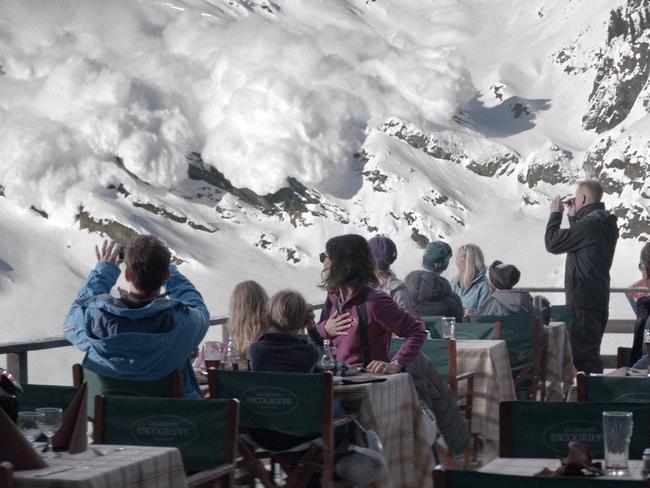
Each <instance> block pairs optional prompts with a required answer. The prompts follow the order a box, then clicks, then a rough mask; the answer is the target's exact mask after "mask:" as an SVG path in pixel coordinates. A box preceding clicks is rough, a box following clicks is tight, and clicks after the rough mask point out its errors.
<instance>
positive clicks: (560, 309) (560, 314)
mask: <svg viewBox="0 0 650 488" xmlns="http://www.w3.org/2000/svg"><path fill="white" fill-rule="evenodd" d="M551 321H553V322H564V323H565V324H566V328H567V330H568V331H569V332H570V331H571V306H569V305H551Z"/></svg>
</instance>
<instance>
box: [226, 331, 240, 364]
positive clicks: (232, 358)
mask: <svg viewBox="0 0 650 488" xmlns="http://www.w3.org/2000/svg"><path fill="white" fill-rule="evenodd" d="M225 360H226V362H227V363H230V364H231V367H232V369H233V371H237V370H238V369H239V348H238V347H237V341H236V340H235V338H234V337H233V336H232V335H231V336H230V337H229V338H228V347H227V348H226V357H225Z"/></svg>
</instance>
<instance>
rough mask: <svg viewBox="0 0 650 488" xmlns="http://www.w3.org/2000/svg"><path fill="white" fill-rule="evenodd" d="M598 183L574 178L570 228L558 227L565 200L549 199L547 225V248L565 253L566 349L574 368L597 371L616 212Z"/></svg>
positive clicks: (598, 370)
mask: <svg viewBox="0 0 650 488" xmlns="http://www.w3.org/2000/svg"><path fill="white" fill-rule="evenodd" d="M602 196H603V188H602V186H601V185H600V183H598V182H597V181H593V180H587V181H582V182H580V183H578V187H577V190H576V194H575V199H573V200H571V201H569V202H568V203H567V205H568V215H569V228H568V229H560V225H561V224H562V213H563V211H564V205H563V204H562V201H561V200H560V197H556V198H554V199H553V200H552V201H551V215H550V217H549V220H548V224H547V225H546V236H545V242H546V250H547V251H548V252H551V253H553V254H563V253H567V259H566V268H565V272H564V287H565V289H566V302H567V304H568V305H571V311H572V319H571V320H572V321H571V349H572V351H573V364H574V365H575V367H576V369H577V370H578V371H585V372H587V373H602V371H603V364H602V361H601V360H600V343H601V341H602V338H603V333H604V332H605V326H606V324H607V318H608V316H609V281H610V278H609V270H610V268H611V267H612V260H613V258H614V250H615V249H616V241H617V240H618V226H617V225H616V216H614V215H612V214H611V213H610V212H609V211H607V210H605V205H604V204H603V203H602V202H601V199H602Z"/></svg>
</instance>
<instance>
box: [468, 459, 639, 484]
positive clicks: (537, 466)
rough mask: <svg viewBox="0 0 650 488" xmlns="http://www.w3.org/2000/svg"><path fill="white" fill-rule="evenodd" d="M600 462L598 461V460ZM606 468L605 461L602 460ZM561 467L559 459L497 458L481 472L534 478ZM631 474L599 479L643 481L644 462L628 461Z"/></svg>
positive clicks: (600, 477) (606, 476)
mask: <svg viewBox="0 0 650 488" xmlns="http://www.w3.org/2000/svg"><path fill="white" fill-rule="evenodd" d="M596 461H598V460H596ZM600 461H601V462H602V465H603V466H604V464H605V463H604V461H602V460H600ZM559 467H560V460H559V459H549V458H547V459H541V458H500V457H499V458H495V459H493V460H492V461H490V462H489V463H487V464H486V465H485V466H483V467H482V468H481V469H480V470H479V471H481V472H483V473H497V474H507V475H516V476H534V475H536V474H537V473H539V472H540V471H542V470H543V469H544V468H548V469H550V470H551V471H555V470H556V469H557V468H559ZM628 467H629V473H628V474H627V475H625V476H620V475H619V476H610V475H607V474H605V475H604V476H599V477H597V479H599V480H604V481H612V480H621V479H628V480H629V479H638V480H642V479H644V477H643V476H642V473H641V471H642V470H643V461H641V460H638V459H631V460H629V461H628Z"/></svg>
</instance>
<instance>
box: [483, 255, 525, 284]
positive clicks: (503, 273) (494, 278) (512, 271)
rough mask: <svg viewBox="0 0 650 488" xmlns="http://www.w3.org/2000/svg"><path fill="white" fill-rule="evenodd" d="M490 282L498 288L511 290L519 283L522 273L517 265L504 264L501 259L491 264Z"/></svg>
mask: <svg viewBox="0 0 650 488" xmlns="http://www.w3.org/2000/svg"><path fill="white" fill-rule="evenodd" d="M488 276H489V278H490V282H491V283H492V284H493V285H494V287H495V288H496V289H498V290H510V289H511V288H512V287H513V286H515V285H516V284H517V283H519V278H520V277H521V273H520V272H519V270H518V269H517V267H516V266H513V265H512V264H503V263H502V262H501V261H495V262H493V263H492V264H491V265H490V270H489V271H488Z"/></svg>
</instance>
